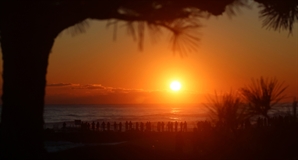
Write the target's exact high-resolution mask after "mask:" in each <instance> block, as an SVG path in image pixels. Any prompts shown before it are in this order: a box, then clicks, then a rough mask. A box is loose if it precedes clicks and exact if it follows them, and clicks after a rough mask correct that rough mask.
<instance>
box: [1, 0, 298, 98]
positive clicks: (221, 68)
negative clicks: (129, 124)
mask: <svg viewBox="0 0 298 160" xmlns="http://www.w3.org/2000/svg"><path fill="white" fill-rule="evenodd" d="M107 22H108V21H95V20H88V24H89V25H88V27H85V28H86V30H85V32H84V33H79V34H72V33H71V29H66V30H65V31H63V32H62V33H61V34H60V35H59V36H58V37H57V38H56V40H55V43H54V46H53V48H52V52H51V54H50V58H49V66H48V73H47V87H46V97H45V101H46V103H47V104H106V103H201V102H205V101H206V97H208V95H212V94H214V92H219V93H224V92H229V91H231V90H236V91H237V90H238V89H239V88H241V87H244V86H246V85H249V84H250V83H251V80H252V79H253V78H254V79H257V78H260V77H261V76H263V77H276V78H277V79H278V80H279V81H280V82H284V84H285V86H289V87H288V88H287V90H286V92H285V93H286V95H287V100H289V101H291V100H292V99H293V97H295V96H296V97H297V99H298V26H297V23H296V24H295V26H294V29H293V34H292V35H289V33H288V31H273V30H268V29H266V28H263V27H262V21H261V19H260V18H259V16H258V8H257V5H256V4H254V5H253V7H252V8H250V9H249V8H241V9H240V11H238V13H237V15H236V16H233V17H229V16H227V15H226V14H224V15H222V16H218V17H214V16H212V17H210V18H209V19H202V20H201V23H202V24H203V27H201V28H199V29H198V37H199V38H200V39H201V40H200V42H198V48H197V50H196V51H195V52H190V53H187V55H186V56H183V57H181V56H180V54H179V53H178V52H173V50H171V44H170V32H168V31H167V30H162V32H161V34H160V35H152V33H150V32H146V33H145V39H144V43H143V46H144V47H143V49H142V50H140V48H139V47H138V41H136V40H134V39H133V37H132V36H131V35H129V34H128V33H127V30H126V28H125V25H124V23H122V24H120V25H118V29H117V33H116V39H115V38H114V35H115V34H114V33H115V32H114V28H113V27H107ZM0 63H1V68H0V69H1V70H2V61H1V62H0ZM173 80H177V81H180V83H181V85H182V88H181V90H180V91H177V92H174V91H171V90H170V88H169V85H170V83H171V81H173ZM0 83H1V84H2V80H0Z"/></svg>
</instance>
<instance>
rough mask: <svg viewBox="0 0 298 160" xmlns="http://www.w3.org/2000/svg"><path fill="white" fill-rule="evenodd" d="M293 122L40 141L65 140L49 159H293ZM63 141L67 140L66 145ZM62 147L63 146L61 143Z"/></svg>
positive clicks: (55, 139) (54, 136)
mask: <svg viewBox="0 0 298 160" xmlns="http://www.w3.org/2000/svg"><path fill="white" fill-rule="evenodd" d="M296 133H297V124H293V125H282V126H278V127H277V126H274V127H273V126H272V127H268V126H267V127H262V128H255V127H254V128H247V129H240V130H238V131H237V132H235V133H233V134H231V133H227V132H223V131H221V130H217V129H215V128H214V129H211V130H208V131H207V130H205V131H187V132H168V131H166V132H155V131H148V132H140V131H133V130H132V131H126V132H114V131H104V132H96V131H78V132H74V131H61V132H55V131H53V130H46V132H45V143H46V144H47V143H48V144H49V143H52V144H55V143H56V144H60V145H61V144H63V142H64V144H68V146H70V147H69V148H67V147H66V148H65V149H61V150H60V151H52V152H49V153H48V154H47V158H48V159H177V160H178V159H179V160H183V159H190V160H192V159H295V158H296V159H297V153H296V149H297V134H296ZM66 142H67V143H66ZM62 148H63V147H62Z"/></svg>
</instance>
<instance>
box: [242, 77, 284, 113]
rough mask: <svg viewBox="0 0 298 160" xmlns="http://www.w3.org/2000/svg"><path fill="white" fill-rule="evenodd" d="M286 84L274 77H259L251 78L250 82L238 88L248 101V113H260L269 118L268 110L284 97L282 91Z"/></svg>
mask: <svg viewBox="0 0 298 160" xmlns="http://www.w3.org/2000/svg"><path fill="white" fill-rule="evenodd" d="M286 89H287V86H284V84H283V83H280V82H279V81H278V80H277V79H276V78H271V79H269V78H266V79H264V78H263V77H261V78H260V79H257V80H252V83H251V84H250V85H248V86H246V87H243V88H241V89H240V92H241V93H242V95H243V97H244V98H245V99H246V101H247V102H248V103H249V106H248V107H249V109H248V112H249V114H250V115H252V116H255V115H262V116H264V117H266V118H268V119H269V118H270V117H269V115H268V112H269V111H270V110H271V109H272V107H274V106H275V105H277V104H278V103H279V102H280V101H281V100H282V99H283V98H285V95H284V91H285V90H286Z"/></svg>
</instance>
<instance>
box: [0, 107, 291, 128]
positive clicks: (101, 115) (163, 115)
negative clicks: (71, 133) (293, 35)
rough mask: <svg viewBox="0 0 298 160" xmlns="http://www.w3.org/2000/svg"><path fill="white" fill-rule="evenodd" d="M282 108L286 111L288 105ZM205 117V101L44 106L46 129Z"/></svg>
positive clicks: (202, 119) (206, 116)
mask: <svg viewBox="0 0 298 160" xmlns="http://www.w3.org/2000/svg"><path fill="white" fill-rule="evenodd" d="M287 106H290V104H287ZM286 108H290V107H286ZM283 110H284V111H283V112H284V113H285V111H286V110H285V108H283ZM287 112H288V113H289V112H290V110H288V111H287ZM0 113H1V107H0ZM271 114H273V113H271ZM0 115H1V114H0ZM206 119H208V115H207V110H206V108H205V107H204V105H203V104H93V105H90V104H80V105H73V104H67V105H45V108H44V122H45V128H53V126H54V125H55V126H56V127H58V128H60V127H62V123H63V122H66V123H67V124H69V125H74V120H81V121H83V122H93V121H94V122H103V121H104V122H110V123H113V122H117V123H119V122H125V121H131V122H153V123H156V122H161V121H163V122H169V121H172V122H174V121H178V122H181V121H183V122H184V121H186V122H187V123H188V124H189V127H192V126H194V125H195V124H196V122H198V121H204V120H206Z"/></svg>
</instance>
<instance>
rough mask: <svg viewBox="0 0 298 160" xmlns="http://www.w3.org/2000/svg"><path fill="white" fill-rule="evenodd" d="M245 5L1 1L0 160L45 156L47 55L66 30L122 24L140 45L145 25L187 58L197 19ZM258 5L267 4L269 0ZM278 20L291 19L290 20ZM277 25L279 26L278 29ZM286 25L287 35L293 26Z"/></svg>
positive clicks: (225, 0) (157, 0) (227, 1)
mask: <svg viewBox="0 0 298 160" xmlns="http://www.w3.org/2000/svg"><path fill="white" fill-rule="evenodd" d="M236 2H237V3H236ZM244 2H245V1H242V0H221V1H216V0H212V1H208V2H206V1H203V0H197V1H194V0H183V1H174V0H167V1H161V0H142V1H133V0H130V1H129V0H127V1H124V0H110V1H101V0H98V1H87V0H81V1H68V0H56V1H13V0H11V1H5V0H2V1H0V35H1V47H2V54H3V95H2V116H1V139H0V143H1V146H0V147H1V148H0V151H1V153H0V154H1V156H3V157H5V156H28V157H30V156H33V157H35V158H36V157H38V156H42V155H43V154H42V153H44V147H43V106H44V96H45V85H46V73H47V66H48V56H49V53H50V51H51V48H52V46H53V43H54V41H55V38H56V37H57V35H58V34H59V33H60V32H61V31H63V30H64V29H66V28H69V27H71V26H74V25H76V24H80V23H82V22H84V20H86V19H88V18H89V19H97V20H110V19H116V21H117V20H121V21H126V22H127V23H128V27H131V29H132V31H136V32H133V33H135V34H136V35H138V36H139V37H140V38H141V39H140V42H142V37H143V35H144V34H143V32H144V29H145V27H144V25H145V24H147V25H148V26H149V28H154V29H159V28H160V27H164V28H167V29H169V30H170V31H172V33H173V35H174V36H173V39H172V42H173V44H174V46H175V47H174V49H178V50H180V51H181V53H185V52H187V50H186V49H189V48H193V47H194V46H195V45H196V44H195V43H196V42H197V41H198V40H199V39H198V38H197V37H196V35H193V33H192V32H189V31H192V30H193V29H196V28H198V27H199V26H200V24H199V21H198V20H199V19H200V18H201V17H206V16H208V15H221V14H222V13H223V12H224V11H225V8H226V6H228V5H232V6H241V5H243V4H244ZM258 2H260V3H261V4H270V3H271V1H270V0H267V1H265V0H263V1H258ZM286 2H287V3H290V2H291V4H292V2H295V3H293V4H294V5H295V7H297V2H296V1H289V0H287V1H286ZM265 6H266V5H265ZM296 12H297V10H296ZM270 13H271V12H270ZM278 13H280V12H278ZM295 14H297V13H295ZM282 18H284V19H293V18H292V17H290V16H282ZM294 20H297V19H295V18H294ZM133 22H139V23H138V25H137V27H136V26H134V25H132V24H134V23H133ZM278 22H279V21H278ZM283 23H284V21H282V24H283ZM281 26H282V25H281V24H280V23H278V27H281ZM286 26H288V29H290V31H291V26H292V23H290V24H289V25H286ZM177 38H178V39H177ZM181 39H182V42H185V43H186V44H188V45H186V46H185V43H181V41H179V40H181ZM183 51H184V52H183ZM28 146H30V147H28ZM6 158H7V157H6ZM10 158H13V157H10Z"/></svg>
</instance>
